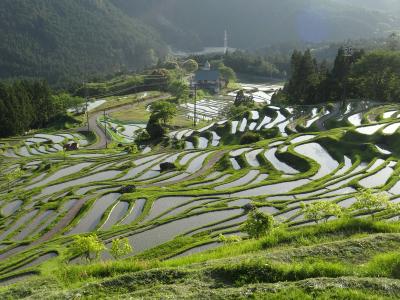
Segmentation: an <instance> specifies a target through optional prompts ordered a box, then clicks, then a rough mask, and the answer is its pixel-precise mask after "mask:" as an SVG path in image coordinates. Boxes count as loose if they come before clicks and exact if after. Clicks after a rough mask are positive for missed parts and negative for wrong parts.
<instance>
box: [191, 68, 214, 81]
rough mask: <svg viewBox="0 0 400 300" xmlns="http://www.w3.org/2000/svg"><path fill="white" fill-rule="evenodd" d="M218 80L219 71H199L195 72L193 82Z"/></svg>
mask: <svg viewBox="0 0 400 300" xmlns="http://www.w3.org/2000/svg"><path fill="white" fill-rule="evenodd" d="M218 79H219V71H216V70H211V71H206V70H199V71H197V72H196V76H195V80H196V81H200V80H208V81H217V80H218Z"/></svg>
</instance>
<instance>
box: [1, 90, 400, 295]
mask: <svg viewBox="0 0 400 300" xmlns="http://www.w3.org/2000/svg"><path fill="white" fill-rule="evenodd" d="M242 87H243V88H244V89H245V90H246V94H251V95H253V96H254V99H255V101H256V102H257V104H255V106H254V107H253V108H249V110H248V111H246V112H244V113H240V114H236V115H234V116H232V118H229V119H227V118H226V117H224V115H223V112H224V111H226V109H227V107H229V105H230V104H231V103H232V102H233V97H234V95H235V94H236V93H235V92H233V91H232V92H231V93H228V94H224V95H223V96H222V97H208V98H204V99H201V100H200V99H199V101H197V116H198V118H200V119H201V120H202V124H201V125H200V124H199V126H198V127H197V128H191V127H188V126H190V123H191V122H190V116H193V103H191V102H190V100H188V101H187V102H186V103H181V104H180V105H179V114H182V115H179V117H182V119H186V120H189V122H187V126H186V125H180V126H174V127H173V128H174V130H173V129H172V128H171V131H170V132H168V133H167V134H166V136H164V138H163V140H162V143H161V144H157V143H154V144H151V143H150V144H141V142H139V141H137V142H138V143H140V145H139V146H145V145H147V147H146V148H144V149H143V150H140V151H139V150H138V149H136V151H134V148H135V147H132V146H133V145H132V141H133V140H135V138H136V135H135V132H140V130H141V128H143V127H144V126H145V123H146V122H147V121H148V118H149V115H148V113H147V112H148V111H147V105H149V104H152V103H154V102H155V101H158V100H159V99H167V98H166V97H169V96H168V95H165V94H160V93H148V92H143V93H138V94H133V95H126V96H123V97H113V96H111V97H108V98H105V99H104V100H98V101H96V102H97V103H96V102H94V103H91V106H92V107H93V109H92V110H91V111H90V128H91V130H93V131H95V132H96V134H97V136H95V135H93V134H88V133H87V132H85V131H82V130H85V129H84V128H76V129H74V128H71V129H69V130H57V129H48V130H46V131H44V130H40V131H35V132H30V133H29V134H28V135H26V136H15V137H10V138H7V139H0V162H1V165H2V170H4V171H3V172H2V173H1V174H0V213H1V218H0V286H2V287H0V298H1V299H23V298H27V299H79V298H83V299H125V298H132V299H165V298H166V297H168V298H171V299H181V298H183V299H185V298H186V299H199V298H201V299H238V298H239V299H240V297H242V299H247V298H249V299H302V298H304V299H330V298H335V299H354V298H355V299H398V298H399V296H400V276H399V272H398V270H399V263H398V262H399V252H398V249H400V223H399V215H400V204H399V197H400V181H399V176H398V174H399V172H400V164H399V157H400V151H399V135H400V133H399V130H400V122H399V118H400V105H399V104H390V103H387V104H384V103H378V102H372V101H348V102H347V103H346V105H342V104H341V103H329V104H322V105H307V106H301V105H298V106H289V107H286V106H284V105H279V106H275V105H274V106H273V105H270V99H271V96H272V94H273V93H274V91H276V90H277V89H280V88H281V87H282V86H280V85H278V84H276V85H269V84H242ZM104 108H107V109H108V112H109V115H108V116H106V119H104V118H103V113H102V110H103V109H104ZM210 112H212V114H210ZM177 117H178V116H177ZM207 123H208V124H207ZM104 126H105V127H106V129H107V131H108V139H107V140H108V149H103V148H104V147H105V141H104V140H105V139H106V138H105V136H104V134H102V135H100V134H99V132H100V133H102V132H103V128H104ZM67 142H76V143H77V144H80V145H81V149H80V150H76V151H74V152H63V151H62V149H63V145H64V144H65V143H67ZM103 142H104V143H103ZM99 148H101V149H99ZM166 164H167V165H168V166H169V167H168V168H165V165H166ZM171 165H172V167H171ZM327 205H328V206H327ZM255 213H262V214H265V215H264V216H265V217H268V218H269V220H272V221H271V224H270V226H269V229H268V230H266V229H265V230H264V229H263V230H262V231H261V232H260V235H254V234H253V232H252V231H249V230H248V228H247V227H246V226H247V224H248V223H249V222H251V220H252V219H253V218H254V214H255ZM272 223H273V224H272ZM82 239H92V240H93V239H94V244H96V243H98V244H100V246H101V247H97V246H96V247H91V248H90V250H87V251H86V250H85V249H84V250H83V251H82V248H80V246H79V245H82V244H81V242H80V241H82ZM116 241H117V242H118V241H123V242H124V243H126V244H125V245H126V246H128V247H129V248H128V250H129V251H126V252H125V251H123V253H122V254H119V255H116V254H115V252H113V250H112V249H113V248H114V243H116ZM77 245H78V246H77ZM84 245H85V244H84ZM77 247H78V250H77ZM122 250H124V249H122ZM87 252H88V253H89V256H88V255H87ZM96 254H97V255H96ZM117 254H118V253H117ZM85 257H86V258H85ZM88 257H89V260H88V259H87V258H88ZM90 258H91V259H92V260H90ZM96 258H97V259H96ZM114 258H115V259H114ZM98 260H100V261H98ZM14 284H15V285H14ZM385 297H386V298H385Z"/></svg>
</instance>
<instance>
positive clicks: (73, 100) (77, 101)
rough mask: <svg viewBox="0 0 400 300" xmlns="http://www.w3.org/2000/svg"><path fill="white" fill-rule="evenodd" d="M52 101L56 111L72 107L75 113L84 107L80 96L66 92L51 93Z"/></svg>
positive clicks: (81, 110)
mask: <svg viewBox="0 0 400 300" xmlns="http://www.w3.org/2000/svg"><path fill="white" fill-rule="evenodd" d="M52 97H53V102H54V104H55V106H56V107H57V110H58V111H66V110H67V109H74V111H75V113H77V114H78V113H81V112H83V111H84V110H85V109H86V107H85V106H84V105H83V104H84V102H85V100H84V99H83V98H81V97H77V96H72V95H70V94H67V93H61V94H58V95H53V96H52Z"/></svg>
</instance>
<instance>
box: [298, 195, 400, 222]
mask: <svg viewBox="0 0 400 300" xmlns="http://www.w3.org/2000/svg"><path fill="white" fill-rule="evenodd" d="M382 210H386V211H388V212H398V211H399V210H400V206H399V205H398V204H395V203H392V202H390V201H389V197H388V196H387V195H386V194H384V193H374V192H373V191H372V190H371V189H366V190H361V191H360V192H359V193H358V195H357V196H356V202H354V204H353V205H352V206H350V207H349V208H348V209H344V208H342V207H341V206H339V205H338V204H336V203H333V202H329V201H316V202H313V203H308V204H304V203H302V213H303V214H304V218H305V219H306V220H308V221H313V222H315V223H319V222H320V221H322V220H325V222H327V221H328V220H329V218H330V217H337V218H340V217H342V216H343V215H347V214H348V213H349V212H352V211H360V212H362V213H365V214H368V215H370V216H371V217H372V219H375V214H376V213H377V212H379V211H382Z"/></svg>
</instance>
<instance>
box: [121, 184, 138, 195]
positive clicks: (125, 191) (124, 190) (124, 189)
mask: <svg viewBox="0 0 400 300" xmlns="http://www.w3.org/2000/svg"><path fill="white" fill-rule="evenodd" d="M119 192H120V193H121V194H130V193H134V192H136V186H134V185H126V186H123V187H121V188H120V190H119Z"/></svg>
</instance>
